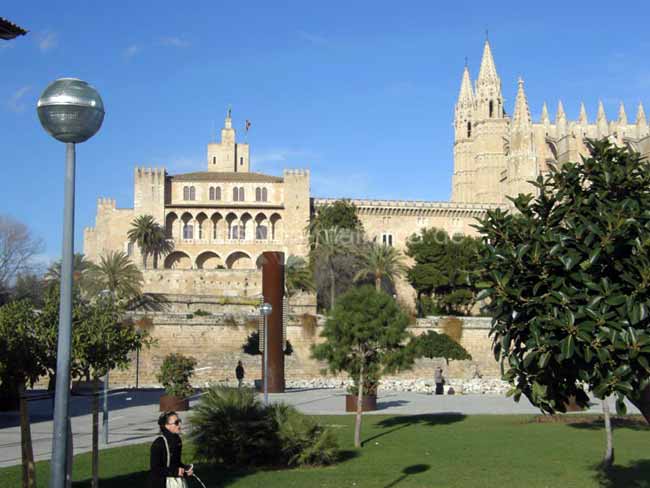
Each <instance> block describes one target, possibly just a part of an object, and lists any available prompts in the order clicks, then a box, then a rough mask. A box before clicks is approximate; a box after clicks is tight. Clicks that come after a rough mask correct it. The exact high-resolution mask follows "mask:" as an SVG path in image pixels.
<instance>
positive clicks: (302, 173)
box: [284, 169, 309, 178]
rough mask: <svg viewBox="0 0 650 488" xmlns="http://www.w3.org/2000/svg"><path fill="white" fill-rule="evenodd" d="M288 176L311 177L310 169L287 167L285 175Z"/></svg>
mask: <svg viewBox="0 0 650 488" xmlns="http://www.w3.org/2000/svg"><path fill="white" fill-rule="evenodd" d="M287 176H298V177H309V170H308V169H285V170H284V177H285V178H286V177H287Z"/></svg>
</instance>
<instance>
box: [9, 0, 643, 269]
mask: <svg viewBox="0 0 650 488" xmlns="http://www.w3.org/2000/svg"><path fill="white" fill-rule="evenodd" d="M0 16H2V17H5V18H7V19H9V20H11V21H12V22H14V23H16V24H18V25H20V26H21V27H23V28H25V29H27V30H28V31H29V33H28V34H27V35H26V36H23V37H20V38H18V39H16V40H13V41H8V42H7V41H0V73H1V74H2V76H0V148H1V149H2V150H1V152H0V167H1V170H2V172H1V175H2V176H1V180H0V181H1V184H0V214H6V215H10V216H11V217H13V218H15V219H17V220H19V221H22V222H23V223H25V224H26V225H27V226H28V227H29V228H30V229H31V231H32V233H33V234H34V235H35V236H36V237H39V238H41V239H42V240H43V243H44V245H43V249H42V254H41V256H40V259H41V260H43V261H44V262H47V261H50V260H53V259H58V257H59V256H60V252H61V233H62V230H61V227H62V220H63V170H64V163H65V147H64V145H63V144H61V143H59V142H57V141H55V140H54V139H52V138H51V137H50V136H48V135H47V134H46V133H45V132H44V131H43V129H42V127H41V126H40V123H39V121H38V117H37V115H36V108H35V107H36V101H37V99H38V97H39V95H40V94H41V93H42V92H43V90H44V89H45V87H46V86H47V85H48V84H49V83H50V82H52V81H54V80H55V79H57V78H59V77H64V76H69V77H76V78H81V79H83V80H85V81H87V82H89V83H90V84H91V85H93V86H94V87H95V88H96V89H97V90H98V91H99V92H100V94H101V96H102V98H103V101H104V105H105V109H106V117H105V120H104V124H103V126H102V128H101V130H100V132H99V133H98V134H97V135H96V136H95V137H93V138H92V139H90V140H89V141H87V142H85V143H83V144H80V145H78V147H77V186H76V190H77V192H76V235H75V246H76V250H77V251H82V245H83V228H84V227H86V226H92V225H94V218H95V212H96V202H97V198H98V197H111V198H114V199H116V201H117V206H118V207H126V208H129V207H132V206H133V169H134V167H136V166H147V167H154V166H160V167H165V168H166V169H167V171H168V172H169V173H171V174H175V173H184V172H192V171H203V170H205V169H206V167H207V161H206V144H207V143H208V142H211V141H214V140H215V138H216V137H217V134H218V131H219V129H220V128H221V127H222V126H223V119H224V116H225V114H226V111H227V108H228V106H232V114H233V126H234V127H235V128H236V129H238V133H237V136H238V140H239V141H241V142H243V139H244V137H245V136H244V131H243V126H244V123H245V120H246V119H248V120H250V121H251V129H250V131H249V133H248V135H247V137H246V138H247V141H246V142H248V143H249V144H250V146H251V166H252V170H253V171H257V172H263V173H269V174H275V175H281V173H282V170H283V169H284V168H308V169H310V170H311V192H312V196H315V197H332V198H338V197H349V198H375V199H400V200H434V201H446V200H448V199H449V197H450V193H451V176H452V172H453V127H452V122H453V110H454V103H455V101H456V98H457V96H458V90H459V87H460V80H461V75H462V71H463V66H464V64H465V58H466V57H467V59H468V65H469V68H470V72H471V75H472V79H473V80H475V78H476V76H477V74H478V68H479V63H480V57H481V54H482V50H483V43H484V42H485V38H486V30H487V35H488V36H489V40H490V44H491V47H492V52H493V54H494V58H495V63H496V67H497V70H498V73H499V75H500V77H501V80H502V84H503V94H504V98H505V103H506V110H507V112H508V113H512V110H513V104H514V99H515V94H516V89H517V77H518V76H521V77H523V78H524V80H525V82H526V84H525V87H526V93H527V95H528V100H529V103H530V106H531V113H532V116H533V118H534V119H535V120H538V119H539V116H540V113H541V106H542V103H543V102H544V101H546V102H547V103H548V104H549V108H550V111H551V118H554V115H555V107H556V106H557V102H558V100H559V99H561V100H562V102H563V103H564V107H565V110H566V112H567V116H568V117H569V118H570V119H575V118H577V116H578V110H579V104H580V102H581V101H584V102H585V105H586V107H587V113H588V115H589V119H590V121H593V119H595V115H596V108H597V104H598V100H602V101H603V103H604V105H605V109H606V112H607V115H608V118H610V119H612V118H615V117H616V115H617V112H618V105H619V103H620V102H621V101H622V102H624V103H625V105H626V108H627V115H628V118H629V119H630V120H634V117H635V115H636V106H637V104H638V102H639V101H643V102H644V104H645V105H646V110H649V109H650V64H648V52H649V51H650V37H648V35H647V32H648V30H647V27H648V18H649V17H650V4H648V3H647V2H640V1H638V2H629V3H627V4H626V5H625V7H624V8H619V7H618V6H616V5H614V4H612V3H611V2H599V1H589V2H585V1H573V2H566V1H563V2H553V1H545V2H542V3H540V2H524V1H518V2H505V1H501V2H467V1H462V0H458V1H455V2H433V1H430V0H426V1H425V0H423V1H410V0H406V1H402V2H395V1H390V2H385V1H380V0H372V1H366V0H363V1H361V0H359V1H352V0H347V1H345V2H343V1H338V0H330V1H327V2H318V1H313V0H301V1H281V0H275V1H268V0H263V1H257V0H247V1H244V2H232V1H228V2H226V1H221V0H212V1H193V2H170V1H165V0H158V1H155V2H153V1H151V2H150V1H135V0H131V1H128V2H122V1H118V0H114V1H111V2H88V1H84V2H81V1H66V2H61V1H55V0H49V1H29V2H27V1H24V0H23V1H20V2H19V1H14V0H4V1H3V2H2V5H1V6H0ZM649 113H650V112H649Z"/></svg>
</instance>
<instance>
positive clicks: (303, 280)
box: [284, 255, 314, 308]
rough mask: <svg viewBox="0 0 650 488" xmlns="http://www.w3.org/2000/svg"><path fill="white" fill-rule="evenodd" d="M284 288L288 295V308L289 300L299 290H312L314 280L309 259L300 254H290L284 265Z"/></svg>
mask: <svg viewBox="0 0 650 488" xmlns="http://www.w3.org/2000/svg"><path fill="white" fill-rule="evenodd" d="M284 288H285V292H286V295H287V308H289V300H290V299H291V297H292V296H294V295H295V294H296V293H297V292H298V291H312V290H313V289H314V282H313V280H312V277H311V271H310V270H309V266H307V261H305V259H304V258H302V257H300V256H293V255H291V256H289V257H288V258H287V262H286V263H285V265H284Z"/></svg>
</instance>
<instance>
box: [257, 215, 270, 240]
mask: <svg viewBox="0 0 650 488" xmlns="http://www.w3.org/2000/svg"><path fill="white" fill-rule="evenodd" d="M268 238H269V220H268V219H267V218H266V214H264V213H263V212H260V213H258V214H257V215H256V216H255V239H256V240H266V239H268Z"/></svg>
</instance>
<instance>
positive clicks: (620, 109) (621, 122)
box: [618, 102, 627, 126]
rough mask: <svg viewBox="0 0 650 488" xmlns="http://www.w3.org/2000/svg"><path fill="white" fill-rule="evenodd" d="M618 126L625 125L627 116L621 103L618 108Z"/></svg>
mask: <svg viewBox="0 0 650 488" xmlns="http://www.w3.org/2000/svg"><path fill="white" fill-rule="evenodd" d="M618 124H619V125H623V126H625V125H627V114H626V113H625V105H623V102H621V104H620V105H619V107H618Z"/></svg>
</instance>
